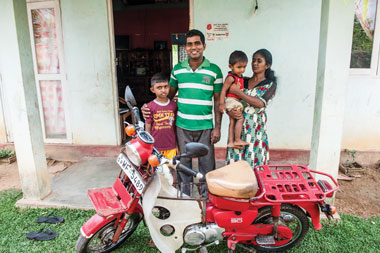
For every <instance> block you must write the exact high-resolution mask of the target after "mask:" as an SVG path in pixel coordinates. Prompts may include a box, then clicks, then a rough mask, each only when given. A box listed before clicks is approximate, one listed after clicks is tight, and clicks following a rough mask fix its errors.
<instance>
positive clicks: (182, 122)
mask: <svg viewBox="0 0 380 253" xmlns="http://www.w3.org/2000/svg"><path fill="white" fill-rule="evenodd" d="M169 84H170V85H171V86H172V87H174V88H178V114H177V120H176V125H177V126H178V127H181V128H183V129H187V130H204V129H212V128H213V110H212V109H213V95H214V93H220V92H221V90H222V85H223V74H222V71H221V70H220V68H219V67H218V66H217V65H216V64H213V63H210V61H209V60H207V59H206V58H203V62H202V64H201V65H200V66H199V67H198V68H197V69H196V70H195V71H193V70H192V69H191V67H190V65H189V60H188V59H187V60H185V61H183V62H180V63H178V64H177V65H175V66H174V68H173V70H172V73H171V76H170V82H169Z"/></svg>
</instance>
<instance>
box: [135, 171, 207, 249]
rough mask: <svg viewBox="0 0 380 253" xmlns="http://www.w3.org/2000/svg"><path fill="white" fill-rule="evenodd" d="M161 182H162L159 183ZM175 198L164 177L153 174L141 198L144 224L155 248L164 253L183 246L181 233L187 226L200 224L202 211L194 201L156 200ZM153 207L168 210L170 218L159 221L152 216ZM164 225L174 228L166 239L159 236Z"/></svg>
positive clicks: (169, 184) (175, 194) (173, 190)
mask: <svg viewBox="0 0 380 253" xmlns="http://www.w3.org/2000/svg"><path fill="white" fill-rule="evenodd" d="M161 180H162V181H161ZM158 195H160V196H166V197H172V198H175V197H176V196H177V191H176V189H175V188H174V187H172V186H171V182H169V181H167V180H166V178H165V176H163V177H162V178H161V176H160V175H157V174H155V175H154V178H153V180H152V182H151V183H150V186H149V188H148V189H147V190H146V192H145V194H144V198H143V204H142V206H143V210H144V217H145V222H146V224H147V226H148V228H149V232H150V235H151V237H152V239H153V241H154V244H155V245H156V247H157V248H158V249H159V250H160V251H161V252H165V253H175V251H176V250H177V249H178V248H180V247H181V246H182V244H183V233H184V230H185V228H186V227H187V226H189V225H191V224H197V223H201V215H202V211H201V209H200V208H199V204H198V203H197V202H196V201H189V200H173V199H171V200H170V199H162V198H159V199H157V196H158ZM154 206H162V207H165V208H167V209H168V210H169V212H170V217H169V218H167V219H165V220H161V219H158V218H156V217H155V216H154V215H153V214H152V209H153V207H154ZM164 225H171V226H173V227H174V233H173V234H172V235H171V236H169V237H166V236H164V235H162V234H161V232H160V228H161V227H162V226H164Z"/></svg>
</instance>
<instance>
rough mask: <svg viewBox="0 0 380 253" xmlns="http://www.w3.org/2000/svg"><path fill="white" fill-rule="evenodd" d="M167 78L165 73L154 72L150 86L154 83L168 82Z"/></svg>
mask: <svg viewBox="0 0 380 253" xmlns="http://www.w3.org/2000/svg"><path fill="white" fill-rule="evenodd" d="M168 82H169V78H168V76H167V75H166V74H165V73H162V72H160V73H156V74H154V75H153V76H152V78H151V79H150V87H153V86H154V85H155V84H156V83H168Z"/></svg>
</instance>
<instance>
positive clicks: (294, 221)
mask: <svg viewBox="0 0 380 253" xmlns="http://www.w3.org/2000/svg"><path fill="white" fill-rule="evenodd" d="M253 223H254V224H273V218H272V209H271V207H264V208H262V209H261V210H260V211H259V214H258V215H257V217H256V219H255V221H254V222H253ZM279 225H284V226H287V227H288V228H290V229H291V230H292V234H293V237H292V239H291V240H290V241H289V242H288V243H287V244H284V245H281V246H277V247H276V246H270V245H266V246H257V245H252V247H254V248H255V249H257V250H258V251H285V250H289V249H290V248H292V247H294V246H296V245H297V244H299V243H300V242H301V241H302V240H303V239H304V238H305V236H306V234H307V232H308V231H309V219H308V218H307V216H306V214H305V212H304V211H302V210H301V209H300V208H299V207H296V206H292V205H287V204H285V205H282V206H281V216H280V220H279Z"/></svg>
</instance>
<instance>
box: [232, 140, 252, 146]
mask: <svg viewBox="0 0 380 253" xmlns="http://www.w3.org/2000/svg"><path fill="white" fill-rule="evenodd" d="M234 145H235V146H246V145H249V142H246V141H242V140H238V141H234Z"/></svg>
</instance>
